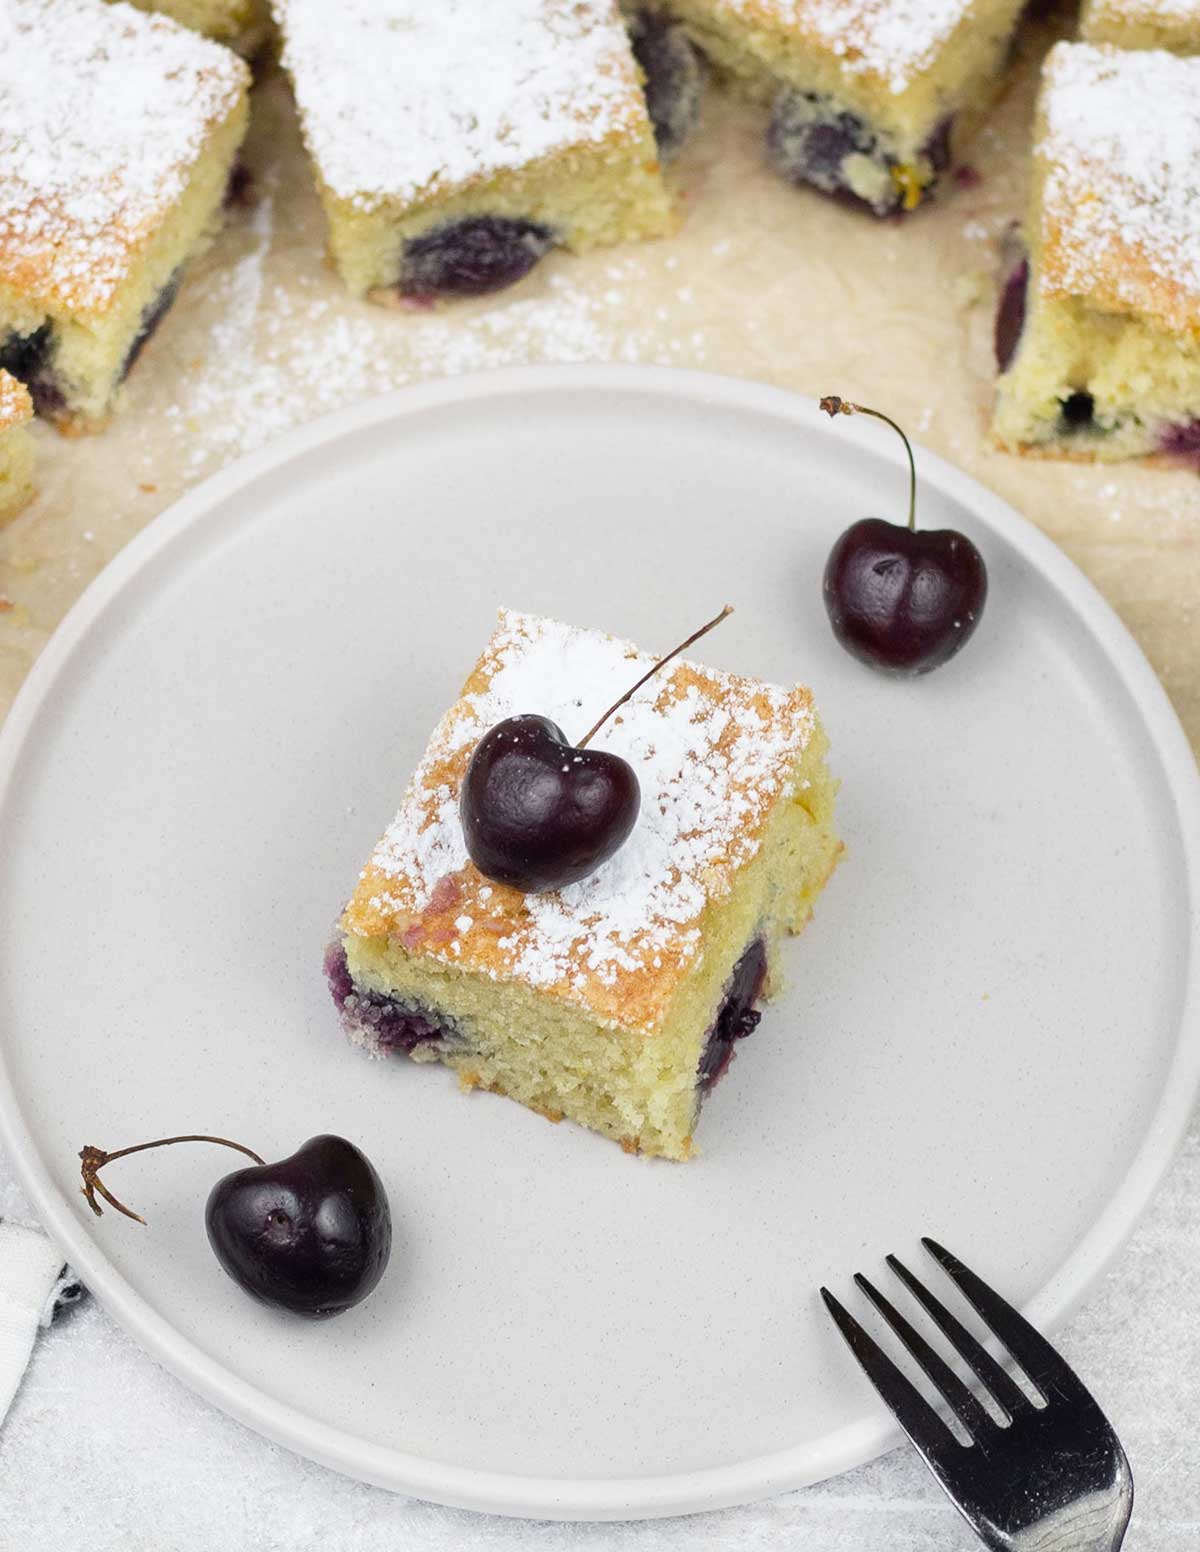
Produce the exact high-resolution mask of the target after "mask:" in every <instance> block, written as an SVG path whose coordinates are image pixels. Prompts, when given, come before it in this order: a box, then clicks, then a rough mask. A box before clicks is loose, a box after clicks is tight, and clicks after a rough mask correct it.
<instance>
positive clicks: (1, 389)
mask: <svg viewBox="0 0 1200 1552" xmlns="http://www.w3.org/2000/svg"><path fill="white" fill-rule="evenodd" d="M32 419H33V402H32V400H31V399H30V397H29V391H28V389H27V388H26V387H25V385H24V383H19V382H18V381H17V380H16V378H15V377H11V376H10V375H9V374H8V373H7V372H4V371H0V523H5V522H7V521H8V519H9V518H10V517H15V516H16V515H17V513H18V512H19V511H20V510H21V508H22V507H23V506H24V505H25V504H26V502H28V501H29V500H30V498H31V497H32V495H33V438H32V437H31V436H30V435H29V433H28V431H26V430H25V426H26V424H27V423H28V422H29V421H30V420H32Z"/></svg>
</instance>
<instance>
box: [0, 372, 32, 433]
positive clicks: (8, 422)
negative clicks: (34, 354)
mask: <svg viewBox="0 0 1200 1552" xmlns="http://www.w3.org/2000/svg"><path fill="white" fill-rule="evenodd" d="M32 417H33V405H32V403H31V402H30V398H29V390H28V389H27V388H26V387H25V384H24V383H19V382H18V381H17V379H16V378H15V377H12V376H10V375H9V373H8V372H5V371H3V370H0V431H9V430H11V428H12V427H13V426H19V425H21V424H23V423H24V422H25V421H27V420H30V419H32Z"/></svg>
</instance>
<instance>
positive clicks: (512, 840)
mask: <svg viewBox="0 0 1200 1552" xmlns="http://www.w3.org/2000/svg"><path fill="white" fill-rule="evenodd" d="M640 807H641V792H640V789H639V787H638V779H637V777H636V776H635V775H634V771H633V767H632V766H631V765H630V764H629V762H628V761H627V760H623V759H622V758H621V756H620V755H617V754H610V753H609V752H608V751H606V750H603V749H586V748H582V747H578V746H572V745H571V744H570V743H569V742H568V740H567V736H566V734H565V733H564V732H563V730H562V729H561V728H560V727H558V726H557V724H555V723H553V722H551V721H550V719H549V718H548V717H538V716H532V715H527V716H518V717H506V718H505V719H504V721H503V722H497V724H496V726H495V727H494V728H492V729H491V730H490V731H489V732H487V733H485V734H484V736H483V737H482V738H481V739H480V741H479V743H478V745H477V746H476V749H475V753H474V754H473V755H472V756H471V763H470V765H469V766H468V767H467V775H466V780H465V781H464V782H463V789H462V798H461V809H462V823H463V834H464V835H465V837H466V842H467V851H468V852H469V853H470V856H471V861H472V862H473V863H474V864H475V866H476V867H477V868H478V869H479V871H480V872H481V873H483V874H484V875H486V877H488V878H492V879H495V880H496V882H497V883H500V884H511V885H512V886H513V888H515V889H523V890H525V892H526V893H527V894H542V893H543V892H545V891H546V890H549V889H562V888H563V887H564V886H565V885H567V884H574V883H577V882H578V880H579V879H581V878H586V877H587V875H588V874H589V873H594V872H595V871H596V869H597V868H598V867H599V866H600V864H601V863H602V862H604V861H606V860H607V859H608V858H609V857H611V856H612V855H613V853H614V852H615V851H617V850H619V849H620V847H621V846H622V845H624V843H625V841H626V840H627V839H628V837H629V832H630V831H631V830H632V829H633V827H634V824H635V823H636V822H637V816H638V810H639V808H640Z"/></svg>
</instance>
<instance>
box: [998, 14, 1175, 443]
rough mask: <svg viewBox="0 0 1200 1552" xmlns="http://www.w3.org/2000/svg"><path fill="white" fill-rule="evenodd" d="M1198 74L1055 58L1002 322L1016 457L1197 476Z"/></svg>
mask: <svg viewBox="0 0 1200 1552" xmlns="http://www.w3.org/2000/svg"><path fill="white" fill-rule="evenodd" d="M1198 169H1200V59H1183V58H1179V57H1177V56H1176V55H1174V54H1168V53H1163V52H1159V51H1154V50H1138V51H1133V50H1123V49H1116V48H1113V47H1111V46H1109V45H1106V44H1090V43H1059V44H1056V45H1055V47H1054V48H1053V49H1051V51H1050V53H1049V54H1048V55H1047V57H1046V62H1045V66H1044V70H1043V77H1042V89H1041V96H1040V100H1039V104H1038V112H1037V120H1036V125H1035V130H1034V182H1033V195H1032V200H1031V208H1030V212H1029V218H1028V222H1027V226H1026V235H1025V244H1026V251H1023V252H1019V253H1016V254H1014V255H1013V256H1012V258H1011V260H1010V265H1009V272H1008V274H1007V277H1006V279H1005V281H1004V285H1003V290H1002V294H1001V298H1000V306H999V311H998V314H997V320H996V356H997V363H998V365H999V368H1000V377H999V381H998V384H997V393H996V407H995V413H994V416H993V421H992V428H993V432H994V435H995V437H996V439H997V441H998V442H999V443H1000V444H1001V445H1002V446H1004V447H1007V448H1009V449H1011V450H1014V451H1019V452H1027V453H1047V454H1051V453H1054V454H1060V455H1066V456H1072V457H1079V458H1092V459H1102V460H1109V459H1119V458H1130V457H1135V456H1138V455H1141V454H1149V453H1153V454H1162V455H1166V456H1167V457H1169V458H1183V459H1187V460H1189V461H1192V462H1200V176H1198V171H1197V170H1198Z"/></svg>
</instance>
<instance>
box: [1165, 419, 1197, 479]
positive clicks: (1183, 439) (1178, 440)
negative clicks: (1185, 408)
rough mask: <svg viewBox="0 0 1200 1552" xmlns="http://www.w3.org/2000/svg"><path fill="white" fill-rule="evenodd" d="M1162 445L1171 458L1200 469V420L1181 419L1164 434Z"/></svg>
mask: <svg viewBox="0 0 1200 1552" xmlns="http://www.w3.org/2000/svg"><path fill="white" fill-rule="evenodd" d="M1160 446H1161V448H1162V451H1163V452H1164V453H1166V454H1167V455H1168V457H1170V458H1178V459H1180V460H1181V461H1182V462H1184V463H1190V464H1192V465H1193V466H1194V467H1195V468H1198V469H1200V420H1185V421H1181V422H1180V423H1179V424H1178V425H1177V426H1172V427H1171V428H1170V429H1169V430H1168V431H1165V432H1164V433H1163V435H1162V438H1161V442H1160Z"/></svg>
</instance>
